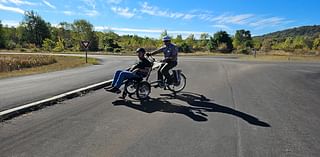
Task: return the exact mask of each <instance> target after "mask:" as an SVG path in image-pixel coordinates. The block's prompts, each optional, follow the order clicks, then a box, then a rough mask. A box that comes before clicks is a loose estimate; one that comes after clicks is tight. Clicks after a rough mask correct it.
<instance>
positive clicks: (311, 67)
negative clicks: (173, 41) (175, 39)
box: [0, 58, 320, 157]
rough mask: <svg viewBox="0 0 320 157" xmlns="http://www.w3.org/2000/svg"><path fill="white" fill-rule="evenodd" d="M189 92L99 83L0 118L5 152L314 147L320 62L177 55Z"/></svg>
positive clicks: (239, 154) (244, 153) (243, 153)
mask: <svg viewBox="0 0 320 157" xmlns="http://www.w3.org/2000/svg"><path fill="white" fill-rule="evenodd" d="M179 68H181V69H183V72H184V73H185V74H186V76H187V78H188V79H187V87H186V88H185V90H184V92H182V93H180V94H178V95H177V96H176V97H174V96H173V95H172V94H171V93H170V92H168V91H163V90H160V89H153V91H152V94H151V99H150V100H149V101H146V102H139V101H136V100H132V99H129V100H128V101H124V100H121V99H119V98H118V96H117V95H115V94H113V93H108V92H106V91H104V90H103V89H101V90H97V91H94V92H91V93H89V94H87V95H85V96H83V97H78V98H74V99H71V100H67V101H64V102H62V103H60V104H57V105H54V106H50V107H47V108H44V109H42V110H38V111H35V112H31V113H29V114H26V115H22V116H20V117H17V118H14V119H12V120H9V121H5V122H3V123H0V152H1V156H3V157H12V156H15V157H17V156H19V157H20V156H21V157H22V156H39V157H44V156H46V157H56V156H60V157H62V156H66V157H72V156H74V157H82V156H83V157H84V156H90V157H91V156H92V157H99V156H101V157H106V156H117V157H118V156H119V157H134V156H137V157H142V156H163V157H168V156H204V157H208V156H217V157H220V156H221V157H226V156H228V157H233V156H235V157H257V156H259V157H264V156H265V157H270V156H290V157H291V156H299V157H309V156H310V157H317V156H319V154H320V147H319V145H320V132H319V130H320V126H319V125H318V124H320V108H319V105H320V94H319V93H320V64H308V63H262V62H257V63H255V62H241V61H228V60H212V59H204V58H202V59H196V58H190V59H184V60H180V64H179Z"/></svg>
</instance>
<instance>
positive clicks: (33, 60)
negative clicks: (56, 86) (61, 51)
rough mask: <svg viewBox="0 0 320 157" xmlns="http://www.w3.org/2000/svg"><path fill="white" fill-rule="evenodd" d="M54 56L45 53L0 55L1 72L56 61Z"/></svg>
mask: <svg viewBox="0 0 320 157" xmlns="http://www.w3.org/2000/svg"><path fill="white" fill-rule="evenodd" d="M56 62H57V60H56V59H55V58H54V57H53V56H43V55H0V72H11V71H14V70H22V69H25V68H33V67H38V66H43V65H50V64H54V63H56Z"/></svg>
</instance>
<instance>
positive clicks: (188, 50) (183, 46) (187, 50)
mask: <svg viewBox="0 0 320 157" xmlns="http://www.w3.org/2000/svg"><path fill="white" fill-rule="evenodd" d="M179 51H180V52H184V53H191V52H192V51H191V47H190V46H189V45H188V44H187V43H185V42H184V43H182V44H181V46H180V47H179Z"/></svg>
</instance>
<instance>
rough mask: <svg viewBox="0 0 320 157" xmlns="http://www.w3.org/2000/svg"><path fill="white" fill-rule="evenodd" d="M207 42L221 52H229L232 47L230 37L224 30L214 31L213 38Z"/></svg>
mask: <svg viewBox="0 0 320 157" xmlns="http://www.w3.org/2000/svg"><path fill="white" fill-rule="evenodd" d="M210 42H213V43H210ZM209 43H210V44H211V45H210V46H213V48H216V49H217V50H219V51H221V52H226V53H230V52H231V51H232V49H233V45H232V39H231V38H230V36H229V34H228V33H227V32H226V31H219V32H217V33H215V34H214V35H213V39H212V40H210V41H209ZM209 49H210V48H209Z"/></svg>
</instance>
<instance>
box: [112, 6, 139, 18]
mask: <svg viewBox="0 0 320 157" xmlns="http://www.w3.org/2000/svg"><path fill="white" fill-rule="evenodd" d="M111 10H112V11H113V12H114V13H116V14H118V15H121V16H124V17H126V18H132V17H133V16H134V15H135V13H134V11H130V9H129V8H128V7H127V8H121V7H111Z"/></svg>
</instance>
